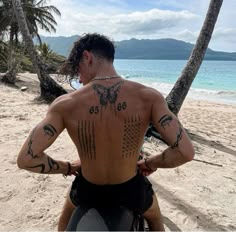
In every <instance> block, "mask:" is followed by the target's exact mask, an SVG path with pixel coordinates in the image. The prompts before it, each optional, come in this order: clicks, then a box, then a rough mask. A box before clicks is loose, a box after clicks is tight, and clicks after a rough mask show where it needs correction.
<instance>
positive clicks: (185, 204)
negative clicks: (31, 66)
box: [0, 74, 236, 231]
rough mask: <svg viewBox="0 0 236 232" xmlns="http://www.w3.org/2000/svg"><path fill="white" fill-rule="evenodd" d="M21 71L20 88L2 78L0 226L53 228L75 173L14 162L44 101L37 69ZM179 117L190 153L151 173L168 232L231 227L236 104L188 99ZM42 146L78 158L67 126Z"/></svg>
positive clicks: (154, 147) (157, 148)
mask: <svg viewBox="0 0 236 232" xmlns="http://www.w3.org/2000/svg"><path fill="white" fill-rule="evenodd" d="M22 75H23V76H21V78H22V79H21V81H20V82H19V83H18V84H19V86H20V85H22V84H23V85H25V82H24V81H25V80H26V81H28V82H29V83H28V86H29V87H28V90H27V91H25V92H22V91H21V90H20V89H14V88H10V87H8V86H6V85H3V84H0V98H1V102H0V109H1V111H0V125H1V127H0V153H1V154H2V163H1V166H0V172H1V176H0V184H1V187H2V191H1V192H0V208H1V209H2V210H1V211H0V230H2V231H3V230H4V231H9V230H18V231H23V230H26V231H33V230H34V231H36V230H37V231H49V230H50V231H56V227H57V220H58V218H59V214H60V211H61V209H62V206H63V203H64V199H65V196H66V193H67V189H68V187H69V186H70V184H71V182H72V180H73V177H68V178H67V179H64V178H63V177H62V176H61V175H40V174H34V173H29V172H26V171H22V170H19V169H18V168H17V166H16V157H17V154H18V151H19V150H20V147H21V146H22V143H23V141H24V140H25V137H26V136H27V135H28V134H29V132H30V131H31V130H32V128H33V127H34V126H35V125H36V124H37V123H38V122H39V121H40V120H41V119H42V118H43V117H44V115H45V114H46V111H47V108H48V105H46V104H40V103H37V102H35V101H34V99H35V97H37V89H38V87H37V85H38V80H37V77H36V75H35V76H34V75H32V74H27V75H25V74H22ZM28 76H29V78H28ZM30 87H32V88H33V91H32V89H30ZM179 118H180V121H181V123H182V124H183V126H184V127H185V128H187V130H188V133H189V135H190V137H191V139H192V141H193V144H194V147H195V152H196V155H195V159H196V160H193V161H191V162H189V163H187V164H185V165H183V166H181V167H178V168H174V169H158V170H157V172H155V173H154V174H152V175H151V176H150V178H149V179H150V180H151V182H152V184H153V188H154V190H155V194H156V195H157V198H158V201H159V204H160V208H161V211H162V214H163V218H164V224H165V228H166V231H180V230H181V231H187V230H194V231H219V230H221V231H222V230H227V231H229V230H230V231H232V230H236V225H235V222H236V214H235V207H234V205H235V204H236V185H235V183H236V177H235V176H236V169H235V166H236V141H235V138H236V106H234V105H226V104H222V103H217V102H215V103H212V102H208V101H202V100H192V99H186V100H185V101H184V104H183V106H182V108H181V110H180V113H179ZM165 147H166V146H165V145H163V144H162V143H161V142H159V141H157V140H155V139H148V140H147V141H146V142H145V144H144V148H145V150H146V151H147V152H149V153H151V154H153V155H154V154H158V153H159V152H161V151H163V149H165ZM47 153H48V154H49V155H51V156H52V157H53V158H55V159H62V160H68V161H72V160H74V159H76V158H77V152H76V149H75V147H74V145H73V143H72V142H71V140H70V138H69V136H68V134H67V133H66V131H64V132H63V133H62V134H61V135H60V136H59V137H58V140H57V141H56V142H55V144H53V145H52V146H51V147H50V148H49V149H48V150H47ZM199 160H200V161H199ZM203 161H204V162H205V163H204V162H203ZM3 209H4V210H3Z"/></svg>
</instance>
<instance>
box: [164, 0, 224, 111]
mask: <svg viewBox="0 0 236 232" xmlns="http://www.w3.org/2000/svg"><path fill="white" fill-rule="evenodd" d="M222 3H223V0H211V2H210V5H209V8H208V11H207V14H206V18H205V21H204V23H203V26H202V29H201V31H200V34H199V36H198V39H197V42H196V44H195V46H194V48H193V51H192V54H191V55H190V58H189V60H188V62H187V64H186V66H185V68H184V69H183V71H182V73H181V75H180V77H179V78H178V80H177V82H176V83H175V85H174V87H173V89H172V90H171V92H170V93H169V94H168V96H167V97H166V101H167V103H168V106H169V109H170V110H171V111H172V112H173V113H174V114H176V115H177V114H178V112H179V110H180V108H181V106H182V104H183V102H184V99H185V97H186V96H187V93H188V91H189V89H190V87H191V84H192V82H193V80H194V78H195V76H196V75H197V72H198V70H199V68H200V66H201V64H202V61H203V59H204V56H205V53H206V50H207V47H208V44H209V42H210V40H211V36H212V33H213V30H214V27H215V24H216V21H217V18H218V15H219V12H220V8H221V6H222Z"/></svg>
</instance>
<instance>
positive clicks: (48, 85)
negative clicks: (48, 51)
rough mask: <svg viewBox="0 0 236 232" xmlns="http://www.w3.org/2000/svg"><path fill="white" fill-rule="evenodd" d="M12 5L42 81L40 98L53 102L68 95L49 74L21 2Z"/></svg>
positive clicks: (13, 2) (16, 1)
mask: <svg viewBox="0 0 236 232" xmlns="http://www.w3.org/2000/svg"><path fill="white" fill-rule="evenodd" d="M12 5H13V8H14V12H15V15H16V18H17V21H18V24H19V28H20V31H21V33H22V36H23V39H24V42H25V45H26V47H27V50H28V52H29V55H30V57H31V59H32V63H33V65H34V68H35V69H36V73H37V75H38V78H39V81H40V89H41V96H40V98H41V99H43V100H45V101H46V102H52V101H53V100H54V99H55V98H57V97H58V96H60V95H63V94H66V93H67V92H66V90H64V89H63V88H62V87H61V86H60V85H58V84H57V83H56V82H55V81H54V80H53V79H52V78H51V77H50V76H49V74H48V73H47V65H46V64H44V63H43V62H42V60H41V58H40V57H39V55H38V53H37V51H36V50H35V48H34V43H33V40H32V37H31V35H30V32H29V29H28V26H27V23H26V20H25V15H24V11H23V8H22V5H21V0H12Z"/></svg>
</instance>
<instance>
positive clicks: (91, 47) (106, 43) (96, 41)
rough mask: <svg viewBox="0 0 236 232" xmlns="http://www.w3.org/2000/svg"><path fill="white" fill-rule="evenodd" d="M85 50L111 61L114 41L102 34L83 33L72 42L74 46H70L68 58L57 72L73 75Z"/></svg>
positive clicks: (113, 52) (112, 59)
mask: <svg viewBox="0 0 236 232" xmlns="http://www.w3.org/2000/svg"><path fill="white" fill-rule="evenodd" d="M85 50H87V51H89V52H92V53H93V54H94V55H95V56H97V57H101V58H104V59H106V60H108V61H111V62H113V61H114V56H115V46H114V42H113V41H111V40H110V39H109V38H108V37H106V36H104V35H101V34H97V33H93V34H90V33H89V34H85V35H83V36H82V37H80V38H79V40H78V41H76V42H75V43H74V47H73V48H72V50H71V52H70V55H69V57H68V59H67V60H66V61H65V63H64V64H63V65H62V67H61V68H60V70H59V73H60V74H64V75H70V76H71V77H73V76H75V75H76V67H77V66H78V64H79V62H80V60H81V57H82V55H83V52H84V51H85Z"/></svg>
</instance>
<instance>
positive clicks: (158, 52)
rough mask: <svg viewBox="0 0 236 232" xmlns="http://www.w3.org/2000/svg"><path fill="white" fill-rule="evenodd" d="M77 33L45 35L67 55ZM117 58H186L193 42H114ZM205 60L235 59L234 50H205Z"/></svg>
mask: <svg viewBox="0 0 236 232" xmlns="http://www.w3.org/2000/svg"><path fill="white" fill-rule="evenodd" d="M78 38H79V36H78V35H74V36H71V37H63V36H60V37H45V36H41V39H42V42H45V43H47V44H48V45H49V46H50V48H51V49H52V50H54V51H55V52H57V53H58V54H60V55H63V56H68V54H69V52H70V50H71V48H72V47H73V43H74V42H75V41H76V40H77V39H78ZM115 45H116V58H117V59H157V60H187V59H188V58H189V56H190V54H191V51H192V49H193V46H194V45H193V44H191V43H186V42H184V41H181V40H175V39H157V40H149V39H142V40H138V39H130V40H123V41H119V42H115ZM205 60H235V61H236V52H232V53H229V52H220V51H213V50H211V49H208V50H207V53H206V56H205Z"/></svg>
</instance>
